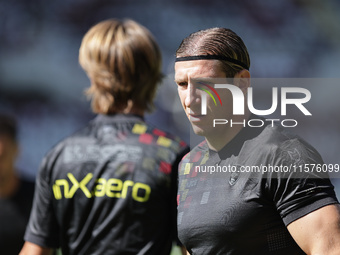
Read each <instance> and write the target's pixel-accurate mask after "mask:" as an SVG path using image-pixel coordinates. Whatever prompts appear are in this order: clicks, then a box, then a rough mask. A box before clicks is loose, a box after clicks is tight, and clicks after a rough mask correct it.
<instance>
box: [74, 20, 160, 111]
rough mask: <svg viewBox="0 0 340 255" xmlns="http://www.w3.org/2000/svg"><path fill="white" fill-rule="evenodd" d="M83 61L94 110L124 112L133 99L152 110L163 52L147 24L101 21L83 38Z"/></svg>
mask: <svg viewBox="0 0 340 255" xmlns="http://www.w3.org/2000/svg"><path fill="white" fill-rule="evenodd" d="M79 63H80V65H81V66H82V68H83V69H84V70H85V72H86V73H87V75H88V77H89V79H90V80H91V86H90V88H88V89H87V90H86V94H87V95H88V96H90V97H91V99H92V109H93V111H94V112H96V113H100V114H110V113H115V112H122V111H123V110H124V109H125V108H126V107H127V106H128V104H129V102H131V101H132V103H133V107H135V108H136V107H137V108H138V109H139V110H142V111H144V110H146V111H150V110H151V109H152V107H153V99H154V96H155V93H156V89H157V84H158V83H159V82H160V80H161V77H162V74H161V53H160V50H159V47H158V45H157V43H156V41H155V39H154V38H153V36H152V34H151V33H150V32H149V31H148V30H147V29H146V28H145V27H143V26H141V25H140V24H138V23H136V22H134V21H132V20H123V21H119V20H116V19H110V20H106V21H102V22H100V23H98V24H97V25H95V26H93V27H92V28H91V29H90V30H89V31H88V32H87V33H86V34H85V36H84V38H83V40H82V43H81V46H80V49H79Z"/></svg>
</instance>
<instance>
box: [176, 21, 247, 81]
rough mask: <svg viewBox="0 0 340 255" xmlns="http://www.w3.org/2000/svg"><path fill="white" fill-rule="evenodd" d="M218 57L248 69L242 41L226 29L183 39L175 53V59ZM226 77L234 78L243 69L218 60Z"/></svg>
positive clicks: (193, 34) (201, 32)
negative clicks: (200, 56) (238, 62)
mask: <svg viewBox="0 0 340 255" xmlns="http://www.w3.org/2000/svg"><path fill="white" fill-rule="evenodd" d="M199 55H219V56H223V57H226V58H232V59H235V60H238V61H241V62H242V63H243V64H244V65H246V66H248V67H250V58H249V54H248V50H247V47H246V46H245V44H244V42H243V40H242V39H241V38H240V37H239V36H238V35H237V34H236V33H235V32H233V31H232V30H230V29H227V28H218V27H216V28H209V29H205V30H200V31H198V32H195V33H192V34H190V35H189V36H188V37H186V38H184V39H183V41H182V42H181V44H180V46H179V47H178V49H177V51H176V57H187V56H199ZM220 61H221V63H222V68H223V70H224V71H225V72H226V75H227V77H234V75H235V74H236V73H238V72H239V71H241V70H242V69H244V68H243V67H241V66H240V65H238V64H235V63H231V62H229V61H224V60H220Z"/></svg>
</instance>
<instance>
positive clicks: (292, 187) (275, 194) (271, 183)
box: [267, 139, 338, 226]
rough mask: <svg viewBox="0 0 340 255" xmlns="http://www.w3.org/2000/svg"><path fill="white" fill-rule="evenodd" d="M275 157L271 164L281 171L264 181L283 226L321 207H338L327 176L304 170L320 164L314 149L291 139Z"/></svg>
mask: <svg viewBox="0 0 340 255" xmlns="http://www.w3.org/2000/svg"><path fill="white" fill-rule="evenodd" d="M274 154H275V159H274V161H273V164H274V165H276V166H280V169H281V170H280V171H278V172H276V173H275V174H272V175H271V176H270V178H268V179H267V184H268V186H267V187H268V189H269V193H270V196H271V198H272V199H273V202H274V204H275V206H276V208H277V211H278V212H279V214H280V216H281V218H282V219H283V222H284V223H285V225H286V226H287V225H288V224H290V223H291V222H293V221H295V220H297V219H298V218H301V217H303V216H305V215H307V214H308V213H311V212H313V211H315V210H317V209H319V208H321V207H323V206H326V205H330V204H336V203H338V200H337V198H336V195H335V191H334V186H333V185H332V183H331V181H330V179H329V177H328V174H327V173H324V172H321V171H316V169H314V170H313V171H312V168H308V170H307V169H304V166H305V165H307V166H308V164H312V165H316V164H323V160H322V158H321V156H320V155H319V153H317V151H316V150H315V149H314V148H313V147H311V146H310V145H308V144H306V143H304V142H302V141H300V140H297V139H294V140H293V141H287V142H286V143H284V144H283V146H282V147H280V148H279V150H277V151H276V153H274Z"/></svg>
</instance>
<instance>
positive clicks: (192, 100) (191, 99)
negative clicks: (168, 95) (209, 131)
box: [185, 82, 201, 108]
mask: <svg viewBox="0 0 340 255" xmlns="http://www.w3.org/2000/svg"><path fill="white" fill-rule="evenodd" d="M200 100H201V98H200V91H199V90H198V89H197V88H196V86H195V85H194V84H193V83H191V82H189V84H188V90H187V95H186V98H185V105H186V107H189V108H190V107H193V106H195V105H197V104H199V102H200Z"/></svg>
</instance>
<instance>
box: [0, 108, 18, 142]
mask: <svg viewBox="0 0 340 255" xmlns="http://www.w3.org/2000/svg"><path fill="white" fill-rule="evenodd" d="M17 134H18V129H17V122H16V120H15V119H14V118H13V117H12V116H10V115H7V114H1V113H0V135H6V136H9V137H10V138H11V139H13V141H16V140H17Z"/></svg>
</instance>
